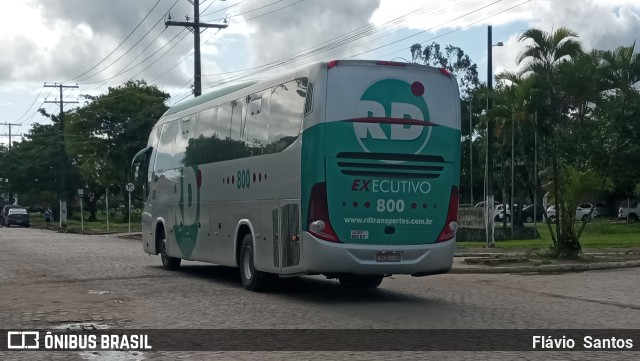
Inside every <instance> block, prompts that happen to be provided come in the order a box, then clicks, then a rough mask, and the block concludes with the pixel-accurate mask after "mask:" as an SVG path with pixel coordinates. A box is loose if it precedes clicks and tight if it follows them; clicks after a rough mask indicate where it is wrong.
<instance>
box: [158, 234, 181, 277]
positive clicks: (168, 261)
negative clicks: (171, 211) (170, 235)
mask: <svg viewBox="0 0 640 361" xmlns="http://www.w3.org/2000/svg"><path fill="white" fill-rule="evenodd" d="M160 259H162V267H163V268H164V269H166V270H168V271H175V270H177V269H178V268H180V262H181V261H182V259H180V258H175V257H171V256H169V255H168V254H167V237H165V236H164V234H163V235H162V239H161V240H160Z"/></svg>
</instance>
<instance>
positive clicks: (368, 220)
mask: <svg viewBox="0 0 640 361" xmlns="http://www.w3.org/2000/svg"><path fill="white" fill-rule="evenodd" d="M344 223H352V224H432V223H433V220H432V219H429V218H416V219H407V218H376V217H360V218H357V217H355V218H354V217H345V218H344Z"/></svg>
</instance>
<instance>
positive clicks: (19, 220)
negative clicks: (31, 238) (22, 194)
mask: <svg viewBox="0 0 640 361" xmlns="http://www.w3.org/2000/svg"><path fill="white" fill-rule="evenodd" d="M7 207H9V206H7ZM7 207H5V209H4V212H3V216H2V218H3V225H4V226H5V227H11V225H12V224H17V225H21V226H25V227H29V225H30V224H29V212H27V209H26V208H23V207H19V206H13V207H11V208H7Z"/></svg>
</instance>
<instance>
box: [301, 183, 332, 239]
mask: <svg viewBox="0 0 640 361" xmlns="http://www.w3.org/2000/svg"><path fill="white" fill-rule="evenodd" d="M307 227H308V231H309V233H311V234H312V235H314V236H316V237H318V238H320V239H323V240H325V241H330V242H340V240H338V236H337V235H336V232H335V231H334V230H333V227H331V222H330V221H329V206H328V204H327V185H326V184H325V183H324V182H322V183H316V184H314V185H313V188H312V189H311V197H310V201H309V216H308V220H307Z"/></svg>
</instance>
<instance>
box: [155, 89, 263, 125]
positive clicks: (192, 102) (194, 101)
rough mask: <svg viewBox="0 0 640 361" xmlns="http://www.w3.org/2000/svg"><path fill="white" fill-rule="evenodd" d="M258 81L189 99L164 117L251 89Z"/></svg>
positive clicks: (170, 109)
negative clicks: (235, 92)
mask: <svg viewBox="0 0 640 361" xmlns="http://www.w3.org/2000/svg"><path fill="white" fill-rule="evenodd" d="M256 83H257V81H247V82H243V83H239V84H234V85H230V86H227V87H224V88H221V89H217V90H214V91H212V92H210V93H206V94H202V95H201V96H199V97H196V98H193V99H189V100H187V101H184V102H182V103H180V104H177V105H175V106H173V107H171V108H169V109H168V110H167V111H166V112H165V113H164V115H163V117H165V116H167V115H171V114H175V113H177V112H180V111H182V110H185V109H189V108H191V107H195V106H196V105H200V104H203V103H206V102H208V101H210V100H213V99H216V98H220V97H222V96H225V95H227V94H230V93H233V92H234V91H237V90H240V89H243V88H246V87H249V86H251V85H254V84H256Z"/></svg>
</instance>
